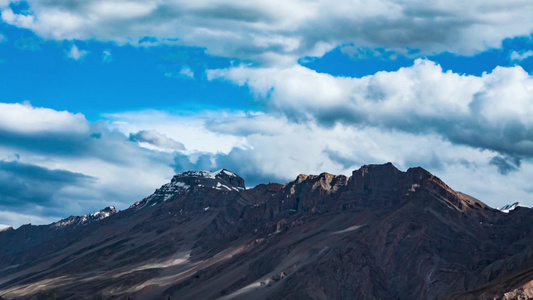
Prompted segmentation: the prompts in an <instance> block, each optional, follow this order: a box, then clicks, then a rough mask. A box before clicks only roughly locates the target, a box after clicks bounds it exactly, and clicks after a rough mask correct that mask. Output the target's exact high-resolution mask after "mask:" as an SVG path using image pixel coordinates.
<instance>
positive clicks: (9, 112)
mask: <svg viewBox="0 0 533 300" xmlns="http://www.w3.org/2000/svg"><path fill="white" fill-rule="evenodd" d="M0 130H4V131H13V132H19V133H86V132H88V131H89V124H88V122H87V120H86V119H85V116H83V115H82V114H79V113H78V114H72V113H70V112H67V111H56V110H53V109H49V108H39V107H33V106H31V104H29V103H27V102H26V103H23V104H20V103H13V104H8V103H0Z"/></svg>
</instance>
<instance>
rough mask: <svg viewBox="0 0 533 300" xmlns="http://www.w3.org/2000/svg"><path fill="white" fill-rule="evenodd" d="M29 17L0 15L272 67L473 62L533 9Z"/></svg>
mask: <svg viewBox="0 0 533 300" xmlns="http://www.w3.org/2000/svg"><path fill="white" fill-rule="evenodd" d="M30 8H31V11H32V12H33V14H31V15H22V14H15V13H14V12H13V11H12V10H11V9H10V8H8V7H5V8H3V9H2V19H3V20H4V22H6V23H8V24H12V25H15V26H18V27H22V28H28V29H31V30H33V31H35V32H36V33H37V34H38V35H40V36H42V37H44V38H51V39H57V40H63V39H70V40H72V39H79V40H89V39H93V38H94V39H97V40H102V41H116V42H118V43H133V44H138V43H139V40H140V39H142V38H143V37H146V36H150V37H154V38H155V39H156V40H158V41H159V42H162V41H164V40H168V39H172V40H173V41H175V39H178V41H179V42H178V43H179V44H183V45H188V46H200V47H206V48H207V51H208V52H209V53H212V54H215V55H222V56H227V57H238V58H241V59H247V60H253V61H256V62H263V63H269V64H278V65H279V64H291V63H295V62H296V60H297V59H298V58H300V57H303V56H306V55H315V56H321V55H322V54H323V53H325V52H326V51H328V50H330V49H332V48H334V47H336V46H339V45H346V44H352V45H357V46H358V47H369V48H376V47H385V48H388V49H396V50H400V51H401V50H405V48H406V47H408V48H411V49H413V48H415V49H417V48H418V49H421V51H422V52H421V53H422V54H429V53H436V52H437V53H438V52H443V51H451V52H454V53H460V54H472V53H475V52H478V51H482V50H485V49H487V48H491V47H499V46H500V45H501V42H502V40H503V39H505V38H509V37H515V36H523V35H529V34H531V32H532V30H533V19H532V18H530V17H529V16H530V15H531V12H532V11H533V3H532V2H531V1H529V0H514V1H511V2H510V1H505V2H501V1H497V0H490V1H466V2H465V1H459V0H453V1H447V2H442V3H441V2H432V3H427V2H425V1H419V0H416V1H393V0H377V1H347V0H343V1H340V2H339V1H337V2H336V3H335V4H333V5H332V3H331V2H330V1H326V0H313V1H303V0H297V1H283V0H274V1H254V2H247V1H238V0H231V1H224V2H220V1H215V0H205V1H194V3H192V2H191V1H181V0H180V1H170V0H163V1H156V0H147V1H135V0H129V1H124V0H98V1H76V2H72V1H62V0H52V1H30Z"/></svg>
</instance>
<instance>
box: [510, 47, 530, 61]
mask: <svg viewBox="0 0 533 300" xmlns="http://www.w3.org/2000/svg"><path fill="white" fill-rule="evenodd" d="M532 56H533V50H528V51H525V52H520V53H519V52H516V51H513V52H511V61H523V60H525V59H528V58H530V57H532Z"/></svg>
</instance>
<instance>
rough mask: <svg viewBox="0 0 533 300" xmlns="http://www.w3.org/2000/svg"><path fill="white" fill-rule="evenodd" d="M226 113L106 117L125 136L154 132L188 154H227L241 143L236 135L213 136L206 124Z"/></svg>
mask: <svg viewBox="0 0 533 300" xmlns="http://www.w3.org/2000/svg"><path fill="white" fill-rule="evenodd" d="M224 115H226V114H225V113H221V114H219V113H214V112H203V113H195V114H187V115H172V114H170V113H167V112H162V111H155V110H148V111H140V112H125V113H117V114H108V115H105V116H104V117H105V118H106V119H107V120H109V122H110V125H109V126H110V128H111V129H114V130H118V131H120V132H122V133H123V134H125V135H129V134H131V133H137V132H139V131H141V130H155V131H157V132H160V133H162V134H164V135H165V136H167V137H168V138H170V139H173V140H175V141H179V142H180V143H182V144H183V145H184V147H185V148H186V149H187V152H211V153H216V152H222V153H228V152H229V151H231V149H233V148H234V147H242V146H243V142H244V140H243V139H242V138H241V137H239V136H235V135H230V134H225V133H220V132H212V131H210V130H208V129H206V128H205V125H204V124H205V122H206V121H207V120H211V119H212V118H214V116H224Z"/></svg>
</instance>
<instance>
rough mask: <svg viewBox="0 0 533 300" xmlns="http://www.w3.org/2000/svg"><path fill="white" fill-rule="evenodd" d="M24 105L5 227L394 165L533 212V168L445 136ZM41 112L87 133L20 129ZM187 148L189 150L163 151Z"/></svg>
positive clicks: (4, 142) (9, 167)
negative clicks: (219, 172) (187, 189)
mask: <svg viewBox="0 0 533 300" xmlns="http://www.w3.org/2000/svg"><path fill="white" fill-rule="evenodd" d="M20 106H23V107H22V108H24V109H27V110H26V115H24V116H23V119H12V122H13V123H14V124H11V125H10V126H0V133H1V136H0V177H6V178H10V180H7V179H6V180H0V182H2V183H1V184H2V186H1V187H0V208H1V209H0V210H2V211H4V212H6V213H4V214H0V224H7V225H15V226H18V225H20V224H22V223H27V222H28V220H30V218H23V217H22V216H21V215H19V214H17V213H16V211H17V207H18V210H20V209H21V208H20V207H23V209H24V212H25V215H28V216H32V218H33V220H35V221H32V223H39V222H45V221H44V220H46V222H48V220H57V219H59V218H63V217H66V216H68V215H71V214H75V215H76V214H77V215H79V214H82V213H88V212H91V211H96V210H98V209H101V208H103V207H105V206H107V205H115V206H117V207H118V208H119V209H120V208H125V207H127V206H128V205H130V204H131V203H133V202H134V201H137V200H139V199H141V198H143V197H144V196H147V195H149V194H150V193H151V192H152V191H153V190H154V189H155V188H157V187H159V186H160V185H161V184H163V183H165V182H166V181H168V180H169V179H170V178H171V176H172V174H173V173H175V172H181V171H185V170H202V169H208V170H214V169H219V168H227V169H230V170H232V171H234V172H236V173H238V174H239V175H241V176H243V177H244V178H245V180H246V182H247V185H248V186H254V185H255V184H258V183H265V182H280V183H284V182H287V181H289V180H292V179H294V178H295V177H296V176H297V175H298V174H299V173H308V174H318V173H321V172H324V171H327V172H330V173H334V174H345V175H350V174H351V171H352V170H354V169H357V168H359V167H360V166H361V165H363V164H368V163H384V162H388V161H390V162H393V163H394V164H395V165H397V166H398V167H399V168H401V169H404V170H405V169H407V168H408V167H413V166H422V167H424V168H426V169H428V170H429V171H431V172H433V173H434V174H436V175H437V176H440V177H441V178H442V179H443V180H445V182H447V183H448V184H450V185H451V186H452V187H453V188H455V189H458V190H461V191H463V192H466V193H469V194H472V195H473V196H477V197H479V198H481V199H482V200H483V201H486V202H487V203H489V204H490V205H493V206H498V205H502V204H505V203H507V202H509V201H510V200H516V199H519V200H520V201H522V202H524V203H527V199H528V195H529V193H530V192H528V191H527V188H529V186H530V182H529V181H528V180H527V178H531V177H528V176H533V165H532V164H531V163H530V160H528V159H523V160H515V159H513V158H512V156H504V155H501V154H498V152H497V151H494V150H482V149H478V148H476V147H472V146H469V145H458V144H454V143H452V142H450V140H449V139H447V138H444V137H443V136H441V135H440V134H437V133H435V132H416V133H413V132H409V131H407V130H403V129H400V128H385V127H380V126H362V125H361V126H359V125H357V126H354V124H352V123H343V122H336V123H331V124H329V125H328V126H324V125H323V124H322V123H321V122H320V121H318V119H314V118H310V119H305V120H302V121H300V122H294V121H293V120H292V119H290V118H289V117H287V116H286V115H284V114H276V113H260V112H231V113H230V112H201V113H197V114H194V115H188V114H181V115H180V114H175V115H172V114H169V113H166V112H157V111H153V110H148V111H137V112H131V113H122V114H113V115H107V116H106V118H107V120H105V121H103V122H96V123H89V122H87V121H86V120H85V119H84V118H81V117H79V116H78V117H76V115H75V114H72V113H69V112H58V111H54V110H49V111H48V109H45V108H38V109H37V108H33V107H31V106H28V105H20V104H9V105H5V106H4V108H7V109H13V110H16V109H20ZM41 110H43V111H45V112H47V114H59V116H63V118H59V119H58V122H59V121H60V120H63V121H61V122H66V123H65V124H69V123H68V120H70V119H71V118H72V119H74V120H77V122H80V123H84V124H85V126H86V127H85V128H86V129H85V130H82V131H79V130H78V129H76V126H70V127H68V126H67V127H66V128H67V129H65V130H63V131H57V130H55V131H54V130H48V131H45V132H41V131H37V130H35V128H31V127H30V128H29V129H25V130H22V131H21V130H16V129H15V128H17V126H16V124H19V125H20V124H22V123H24V119H28V120H30V119H36V120H37V119H39V118H38V116H39V114H41V113H42V112H43V111H41ZM0 111H3V110H0ZM65 120H67V121H65ZM17 122H18V123H17ZM50 123H53V121H50ZM49 127H50V128H52V129H53V128H56V127H57V125H53V126H52V125H50V124H49ZM68 128H71V130H72V131H71V132H69V131H68ZM130 133H132V134H131V136H128V135H129V134H130ZM131 140H135V141H137V142H139V143H133V142H131ZM177 141H180V142H177ZM214 141H215V142H214ZM176 143H177V144H176ZM180 143H183V145H184V146H186V148H187V150H180V151H160V150H164V149H162V148H164V147H168V146H169V145H172V146H176V147H177V146H180V147H181V144H180ZM151 147H153V148H151ZM147 148H151V149H152V150H150V149H147ZM506 164H507V165H506ZM513 166H514V167H513ZM518 167H520V168H518ZM505 170H509V171H507V172H506V171H505ZM505 172H506V173H505ZM503 174H505V175H503ZM487 183H490V184H487ZM501 186H512V187H513V189H512V191H509V190H508V189H501ZM17 195H18V196H17ZM511 198H512V199H511ZM21 203H25V204H21ZM30 204H31V205H30ZM532 204H533V203H532ZM18 205H22V206H18ZM24 205H25V206H24ZM32 205H33V206H32ZM39 218H40V219H39ZM39 220H40V221H39Z"/></svg>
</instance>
